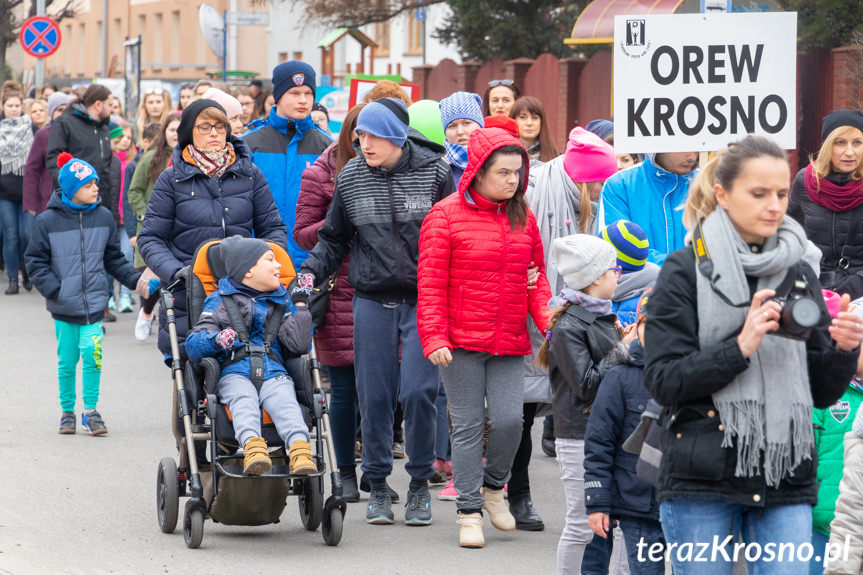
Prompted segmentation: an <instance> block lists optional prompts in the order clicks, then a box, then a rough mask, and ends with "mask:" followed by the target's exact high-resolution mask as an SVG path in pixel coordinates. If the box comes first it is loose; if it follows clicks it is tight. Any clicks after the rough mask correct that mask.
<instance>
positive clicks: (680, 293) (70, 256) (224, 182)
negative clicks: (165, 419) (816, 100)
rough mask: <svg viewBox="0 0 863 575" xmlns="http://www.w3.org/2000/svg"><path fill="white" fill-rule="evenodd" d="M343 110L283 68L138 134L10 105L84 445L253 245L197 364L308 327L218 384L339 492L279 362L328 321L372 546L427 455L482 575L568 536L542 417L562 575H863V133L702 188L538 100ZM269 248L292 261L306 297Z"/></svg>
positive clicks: (862, 126) (766, 149) (325, 358)
mask: <svg viewBox="0 0 863 575" xmlns="http://www.w3.org/2000/svg"><path fill="white" fill-rule="evenodd" d="M316 89H317V83H316V75H315V71H314V69H313V68H312V67H311V66H309V65H308V64H306V63H303V62H299V61H292V62H285V63H282V64H279V65H278V66H276V68H275V69H274V70H273V77H272V88H271V89H270V90H267V91H266V92H264V91H263V84H262V83H261V82H259V81H254V82H252V83H251V85H249V86H241V87H236V88H234V89H233V90H232V89H229V87H228V86H226V85H223V84H220V83H216V82H210V81H205V80H202V81H200V82H198V83H197V84H195V85H188V86H183V88H182V89H181V90H180V97H179V102H178V105H177V106H175V105H174V104H173V102H172V100H171V95H170V94H169V93H168V92H167V91H158V90H156V91H148V92H147V93H146V94H142V98H141V101H140V106H139V107H138V110H137V114H136V115H135V117H132V116H131V115H130V114H127V113H124V110H123V108H122V103H121V101H120V100H119V99H118V98H117V97H115V96H114V95H113V94H112V93H111V92H110V91H109V90H108V89H107V88H106V87H104V86H101V85H99V84H93V85H90V86H89V87H86V88H81V89H76V90H57V89H56V87H55V86H51V85H46V86H44V87H43V88H42V89H41V90H40V91H39V93H38V94H37V95H36V97H35V98H25V96H24V92H23V90H22V87H21V86H20V85H17V84H15V83H14V82H7V83H6V84H4V85H3V88H2V116H0V118H2V119H0V235H2V246H3V247H2V263H0V268H3V269H5V270H6V273H7V276H8V287H7V288H6V290H5V294H6V295H10V296H12V295H15V294H18V293H19V291H20V290H21V289H24V290H26V291H29V290H31V289H32V288H33V287H34V286H35V287H36V288H37V289H38V290H39V292H40V293H41V294H42V295H44V296H45V298H46V301H47V308H48V311H49V312H50V313H51V315H52V317H53V319H54V322H55V330H56V337H57V340H58V379H59V390H60V403H61V409H62V415H61V421H60V428H59V431H60V433H61V434H71V433H75V432H76V429H77V427H78V425H77V422H78V420H77V416H76V414H75V408H76V404H77V399H76V365H77V363H78V361H79V359H82V360H83V365H84V367H83V377H82V380H83V381H82V391H81V395H82V400H83V408H84V409H83V412H82V413H81V425H82V426H83V427H84V429H85V430H86V431H88V432H89V433H91V434H93V435H102V434H105V433H107V427H106V425H105V422H104V420H103V418H102V416H101V415H100V414H99V412H98V411H97V410H96V408H97V402H98V398H99V390H100V374H101V353H102V351H101V340H102V337H103V334H104V328H103V327H102V323H103V322H110V321H116V317H115V316H114V313H115V312H117V313H134V311H135V306H136V304H137V305H138V311H137V314H138V315H137V321H136V324H135V328H134V337H136V338H137V339H138V340H140V341H147V340H148V338H149V337H150V335H151V328H152V323H153V321H154V318H155V317H156V307H157V305H158V289H157V288H158V286H159V285H160V284H163V283H166V282H169V281H170V280H172V279H174V278H175V277H176V276H177V274H178V273H179V272H180V270H182V269H183V268H184V266H187V265H188V264H190V262H191V260H192V258H193V255H194V253H195V250H196V249H197V248H198V246H199V245H201V244H202V243H204V242H206V241H208V240H212V239H222V240H225V241H224V242H223V245H224V249H223V253H224V258H225V265H226V270H227V276H226V277H225V278H224V279H223V280H222V281H221V282H220V284H219V291H218V292H217V294H216V295H215V296H211V298H213V299H210V300H208V303H207V304H206V305H205V312H204V314H203V315H202V317H201V318H200V319H199V318H189V317H187V310H186V302H185V295H184V293H183V291H182V289H180V290H178V291H177V292H175V294H174V295H175V306H176V308H175V311H176V315H177V329H178V334H179V338H180V343H181V346H180V350H181V355H183V356H184V358H185V357H186V356H187V355H188V357H191V358H192V359H194V360H197V359H200V358H201V357H204V356H206V355H214V356H216V357H218V358H220V359H222V360H227V358H228V357H229V356H230V351H231V350H233V349H234V346H235V343H236V341H237V337H238V334H237V331H236V330H234V329H233V325H232V324H231V322H232V321H233V317H229V315H230V314H228V312H225V311H224V309H225V308H224V306H225V305H226V304H225V303H224V302H223V301H222V300H223V299H227V300H230V301H235V300H236V301H239V302H241V303H242V305H241V306H240V312H241V313H242V314H243V317H244V321H249V322H251V323H250V324H249V325H247V326H246V327H247V328H249V329H248V331H250V332H252V333H251V335H250V336H249V337H250V338H254V337H263V332H264V331H265V328H266V330H269V329H270V328H269V324H268V323H267V318H268V317H269V314H272V313H275V312H274V311H273V310H274V309H282V308H281V307H279V306H281V305H285V304H286V305H287V306H288V309H289V313H288V315H287V316H286V317H288V318H290V319H288V320H285V321H283V322H282V324H281V327H280V328H279V334H278V342H279V343H278V344H276V343H274V344H273V345H274V347H275V348H277V354H276V356H274V357H273V358H270V357H269V356H268V357H267V358H266V360H265V361H266V362H267V363H265V369H264V371H265V373H266V375H265V376H263V377H261V376H260V374H258V379H260V380H263V381H262V382H261V381H258V384H257V385H256V386H253V385H252V384H251V382H252V381H254V380H255V376H254V374H251V375H250V374H249V369H250V368H249V365H248V363H244V364H237V363H232V364H229V363H226V366H227V365H231V368H230V369H227V370H226V371H225V372H224V374H223V377H222V380H220V382H219V392H220V395H221V396H222V399H223V401H225V402H226V403H227V404H228V405H229V407H230V408H231V410H232V412H233V413H235V431H236V434H237V440H238V442H239V443H240V445H243V446H244V447H245V450H244V452H245V453H246V460H245V469H246V472H247V473H250V474H257V473H262V472H266V470H267V469H269V467H268V466H269V458H268V456H267V445H266V443H265V442H264V440H263V439H262V438H260V437H257V436H258V435H260V429H259V428H260V421H259V413H258V405H263V404H265V403H266V405H267V406H268V407H267V411H268V412H269V413H271V414H274V421H275V422H276V425H277V428H278V429H279V433H280V435H282V436H283V437H284V440H285V445H286V446H290V456H291V469H292V471H293V472H295V473H298V474H299V473H303V472H308V470H309V469H314V465H313V463H312V462H311V460H310V459H309V458H308V456H309V454H310V446H309V445H308V433H307V430H306V429H305V428H304V426H302V425H299V426H298V425H297V424H296V423H297V418H298V417H301V416H300V415H299V410H298V409H297V408H296V401H297V399H296V396H295V395H294V394H293V391H292V388H291V386H290V385H287V386H285V385H283V384H284V383H285V380H286V377H287V376H286V374H285V371H284V368H283V366H281V362H282V361H283V358H284V357H287V356H289V355H291V354H301V353H303V352H304V351H305V350H307V349H308V344H309V341H310V337H311V322H312V321H314V326H315V329H314V340H315V343H316V348H317V352H318V355H319V357H320V359H321V361H322V362H323V363H324V364H325V366H326V368H327V373H328V378H329V382H330V418H331V423H332V430H333V440H334V447H335V453H336V458H337V465H338V468H339V470H340V472H341V478H342V481H343V485H344V497H345V499H346V500H347V501H348V502H358V501H359V500H360V491H367V492H369V495H368V503H367V507H366V519H367V522H368V523H370V524H375V525H381V524H392V523H394V521H395V514H394V512H393V503H396V502H398V501H399V500H400V497H401V495H402V494H399V493H398V492H396V491H395V490H394V489H392V488H391V487H390V486H389V484H388V482H387V478H388V477H389V476H390V475H391V473H392V472H393V460H394V459H396V458H406V459H407V462H406V464H405V471H406V472H407V473H408V474H409V476H410V487H409V490H408V492H407V493H406V494H404V495H405V506H404V514H403V517H404V522H405V523H406V524H407V525H413V526H422V525H428V524H430V523H431V521H432V504H431V501H432V495H431V491H430V489H429V486H430V485H436V486H438V488H439V489H438V492H437V499H440V500H454V501H455V510H456V511H457V515H456V517H457V522H458V526H459V529H458V542H459V545H461V546H462V547H469V548H477V547H483V546H484V545H485V531H484V528H483V525H484V521H485V518H486V517H487V518H488V519H489V521H490V523H491V524H492V526H494V527H495V528H496V529H498V530H502V531H513V530H528V531H536V530H542V529H544V527H545V526H544V522H543V519H542V517H541V515H540V513H539V510H537V509H536V508H535V507H534V505H533V501H532V497H531V488H532V485H531V480H530V475H529V468H530V461H531V457H532V455H533V445H532V439H531V438H532V428H533V424H534V421H535V419H536V418H537V417H540V418H542V436H541V437H542V446H541V448H542V452H544V453H545V454H546V455H548V456H552V457H556V458H557V461H558V463H559V466H560V476H561V480H562V483H563V488H564V493H565V500H566V509H565V511H564V510H553V509H547V510H542V513H543V514H551V513H561V514H563V513H565V527H564V529H563V532H562V534H561V536H560V541H559V545H558V551H557V566H558V572H559V573H582V574H585V575H596V574H607V573H608V572H609V569H611V570H612V571H613V572H614V573H615V574H619V573H627V572H631V573H665V572H666V564H667V563H670V565H671V568H672V569H673V572H675V573H679V574H685V573H699V574H703V573H717V574H719V573H723V574H724V573H729V574H730V573H731V572H732V570H733V569H734V566H735V563H741V562H747V563H749V564H750V565H752V566H754V568H755V571H754V572H758V573H777V574H778V573H782V574H784V573H805V572H809V573H829V574H846V575H857V574H859V573H863V535H861V534H863V522H861V518H863V411H861V410H860V409H859V407H860V404H861V402H863V380H861V379H858V377H863V359H861V358H860V342H861V339H863V299H861V298H863V227H859V229H858V222H859V221H860V219H861V218H863V211H861V210H863V112H861V111H857V110H836V111H833V112H831V113H830V114H829V115H828V116H827V117H826V118H824V122H823V130H822V138H821V139H822V147H821V149H820V150H819V151H818V153H817V154H815V155H814V156H813V157H812V158H811V161H810V162H809V163H807V165H806V167H805V168H803V169H801V170H800V171H799V173H797V174H796V176H794V175H793V174H792V173H791V171H790V168H789V164H788V161H787V159H786V156H785V153H784V152H783V150H781V149H779V148H778V146H777V145H776V144H775V143H773V142H772V141H771V140H769V139H767V138H764V137H759V136H751V135H750V136H747V137H745V138H742V139H740V140H739V141H737V142H734V143H731V144H729V146H728V147H727V148H726V149H723V150H719V151H716V153H714V154H712V156H711V157H710V158H709V160H707V161H702V164H701V165H699V154H697V153H695V152H677V153H651V151H650V150H644V151H643V152H644V153H643V154H631V153H628V154H616V153H615V150H614V147H613V144H614V126H613V123H612V121H610V120H606V119H594V120H592V121H590V122H585V123H584V125H579V126H575V127H573V128H572V130H571V131H570V133H569V137H568V139H567V142H566V145H565V148H564V149H563V150H560V149H558V147H557V145H556V143H555V141H554V138H553V134H554V131H553V129H552V126H551V124H550V120H549V118H548V117H547V115H546V113H545V110H544V107H543V104H542V102H541V100H540V99H539V98H537V97H535V96H532V95H522V94H521V93H520V90H519V87H518V86H516V84H515V83H514V82H513V81H512V80H508V79H500V80H493V81H491V82H489V84H488V87H487V89H486V90H485V93H484V94H483V95H479V94H474V93H468V92H455V93H453V94H451V95H449V96H447V97H446V98H443V99H442V100H441V101H440V102H432V101H428V100H424V101H420V102H411V100H410V99H409V97H408V96H407V94H406V93H405V92H404V91H403V90H402V89H401V87H400V86H399V85H398V84H395V83H393V82H389V81H381V82H378V84H377V85H376V86H375V87H374V88H373V89H372V90H371V91H370V92H368V93H367V94H366V95H365V96H364V97H363V99H362V102H361V103H358V104H357V105H356V106H355V107H353V108H352V109H351V110H349V111H348V113H347V115H346V116H345V118H344V121H343V122H342V124H341V128H340V130H338V132H337V133H335V134H331V133H330V131H329V116H328V111H327V110H326V109H325V108H323V107H322V106H321V105H320V104H318V103H316ZM786 216H788V217H786ZM252 238H253V239H252ZM259 240H266V241H269V242H274V243H276V244H278V245H281V246H283V247H284V248H285V249H286V250H287V252H288V254H289V255H290V258H291V260H292V262H293V265H294V268H295V269H296V271H297V272H298V282H297V286H296V287H295V288H293V290H292V291H291V292H290V293H288V292H286V290H284V289H283V288H281V287H280V285H279V283H278V281H274V280H273V276H274V274H275V277H276V278H278V273H279V268H280V264H279V263H278V262H277V261H275V259H274V257H273V255H272V254H273V252H272V251H270V250H269V247H268V244H266V243H263V242H260V241H259ZM115 280H116V281H117V283H119V284H120V286H119V291H115V289H114V282H115ZM316 290H317V292H316ZM134 291H137V298H136V296H135V295H134V294H133V292H134ZM313 293H318V294H320V293H323V294H324V295H325V296H326V298H327V299H323V300H321V299H318V300H317V301H318V302H319V303H318V305H317V306H312V307H313V308H314V309H312V310H311V311H312V312H313V313H312V314H309V308H310V306H309V304H310V301H311V296H312V294H313ZM227 296H231V297H227ZM316 297H319V296H316ZM136 299H137V302H136V301H135V300H136ZM261 302H263V303H261ZM320 302H323V303H322V304H321V303H320ZM160 313H161V315H160V316H159V318H160V321H159V322H158V324H159V333H158V348H159V350H160V351H161V352H162V353H163V354H164V355H165V358H166V361H168V362H170V354H171V346H170V342H169V339H168V332H167V326H166V321H165V314H164V310H162V311H161V312H160ZM240 331H243V330H240ZM131 335H132V334H130V337H131ZM187 336H188V339H187ZM186 344H188V347H187V346H186ZM247 361H248V360H247ZM250 406H251V407H250ZM358 461H359V462H360V467H361V469H360V470H357V468H356V467H357V462H358ZM295 464H296V465H295ZM358 471H359V472H358ZM536 487H540V488H541V486H534V488H536ZM435 507H436V508H437V509H441V507H442V506H440V505H438V504H436V505H435ZM807 550H808V551H807ZM827 550H830V553H827ZM705 551H706V555H705V554H704V553H705ZM809 551H811V552H809ZM828 555H829V556H828ZM816 556H817V559H816ZM704 557H707V558H708V559H704ZM822 557H825V558H826V559H824V558H822Z"/></svg>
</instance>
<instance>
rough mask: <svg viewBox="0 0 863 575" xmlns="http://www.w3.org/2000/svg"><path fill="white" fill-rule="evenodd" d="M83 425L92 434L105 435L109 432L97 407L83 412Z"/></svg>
mask: <svg viewBox="0 0 863 575" xmlns="http://www.w3.org/2000/svg"><path fill="white" fill-rule="evenodd" d="M81 426H82V427H83V428H84V429H86V430H87V431H89V432H90V435H104V434H106V433H108V428H107V427H105V422H104V421H102V416H101V415H99V412H98V411H96V410H95V409H94V410H93V411H89V412H86V411H85V412H84V413H82V414H81Z"/></svg>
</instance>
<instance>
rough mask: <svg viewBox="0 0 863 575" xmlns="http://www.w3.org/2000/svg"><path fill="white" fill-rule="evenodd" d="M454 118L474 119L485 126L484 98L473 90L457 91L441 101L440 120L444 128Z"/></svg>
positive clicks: (481, 125)
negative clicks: (483, 115) (483, 117)
mask: <svg viewBox="0 0 863 575" xmlns="http://www.w3.org/2000/svg"><path fill="white" fill-rule="evenodd" d="M453 120H472V121H474V122H476V123H477V124H479V127H480V128H484V127H485V124H484V122H483V119H482V98H480V97H479V95H478V94H474V93H472V92H455V93H453V94H451V95H449V96H447V97H446V98H444V99H443V100H441V101H440V122H441V124H443V129H444V130H446V127H447V126H449V125H450V124H451V123H452V122H453Z"/></svg>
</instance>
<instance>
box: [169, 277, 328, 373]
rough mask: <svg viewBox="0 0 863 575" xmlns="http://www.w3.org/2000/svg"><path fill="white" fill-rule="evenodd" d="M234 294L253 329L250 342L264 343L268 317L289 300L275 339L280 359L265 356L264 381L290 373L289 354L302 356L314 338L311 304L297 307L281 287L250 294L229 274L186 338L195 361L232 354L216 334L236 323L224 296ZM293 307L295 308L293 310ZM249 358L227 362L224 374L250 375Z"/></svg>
mask: <svg viewBox="0 0 863 575" xmlns="http://www.w3.org/2000/svg"><path fill="white" fill-rule="evenodd" d="M229 294H230V295H232V296H233V298H234V301H235V302H236V303H237V307H238V308H239V310H240V315H242V316H243V321H244V322H245V324H246V329H247V330H248V332H249V343H251V344H252V345H262V344H263V343H264V333H265V331H266V330H265V328H266V325H267V318H268V317H269V315H270V313H271V312H272V311H273V307H274V306H275V305H276V304H285V306H286V307H285V314H284V317H283V318H282V322H281V324H280V325H279V332H278V337H277V338H276V339H275V340H274V341H273V345H272V351H273V354H274V355H275V357H276V359H273V358H271V357H270V356H269V355H267V356H264V374H263V379H264V381H266V380H268V379H270V378H273V377H276V376H277V375H287V373H288V372H287V370H286V369H285V357H286V354H287V357H299V356H300V355H302V354H304V353H306V352H307V351H308V350H309V347H310V346H311V342H312V314H311V313H310V312H309V309H308V308H307V307H296V308H294V307H293V306H292V305H291V303H290V301H288V299H287V294H288V292H287V290H286V289H285V288H283V287H281V286H280V287H279V289H277V290H276V291H272V292H267V293H263V294H261V295H260V296H258V297H255V298H250V297H249V296H248V295H246V294H244V293H242V292H240V291H239V290H238V289H237V288H236V287H235V286H234V285H233V284H232V283H231V281H230V280H229V279H228V278H227V277H223V278H222V279H221V280H219V290H218V291H216V292H213V293H212V294H210V295H209V296H207V299H206V300H205V301H204V309H203V311H202V312H201V317H200V318H199V319H198V322H197V323H196V324H195V327H194V329H193V330H192V333H190V334H189V336H188V337H187V338H186V353H187V354H188V355H189V359H191V360H192V361H200V360H201V359H203V358H205V357H216V358H217V359H218V360H219V361H221V362H224V361H226V360H228V359H229V358H230V355H231V354H230V353H229V352H228V351H226V350H224V349H222V348H221V347H220V346H219V345H218V344H217V343H216V342H215V339H214V338H215V337H216V335H217V334H218V333H219V332H220V331H222V330H223V329H225V328H228V327H233V328H234V330H235V331H236V330H237V328H236V327H235V326H233V325H231V320H230V318H229V316H228V312H227V310H225V305H224V304H223V303H222V296H225V295H229ZM292 308H293V310H294V311H293V312H292V311H291V310H292ZM235 347H236V348H240V347H242V343H241V342H240V341H239V339H238V341H237V342H236V343H235ZM249 363H250V362H249V358H248V357H246V358H245V359H242V360H240V361H238V362H236V363H232V364H230V365H227V366H224V367H223V368H222V375H223V376H224V375H228V374H231V373H235V374H238V375H242V376H243V377H249V370H250V365H249Z"/></svg>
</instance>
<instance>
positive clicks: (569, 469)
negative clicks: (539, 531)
mask: <svg viewBox="0 0 863 575" xmlns="http://www.w3.org/2000/svg"><path fill="white" fill-rule="evenodd" d="M554 447H555V451H556V453H557V463H558V464H559V465H560V478H561V479H562V480H563V495H564V498H565V499H566V524H565V525H564V527H563V532H562V533H561V534H560V541H559V542H558V544H557V573H558V575H571V574H573V575H578V573H580V571H581V560H582V558H583V557H584V550H585V548H586V547H587V545H588V543H590V542H591V540H592V539H593V536H594V533H593V530H592V529H591V528H590V526H589V525H588V524H587V508H586V507H585V506H584V440H583V439H560V438H558V439H556V440H555V441H554Z"/></svg>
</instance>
